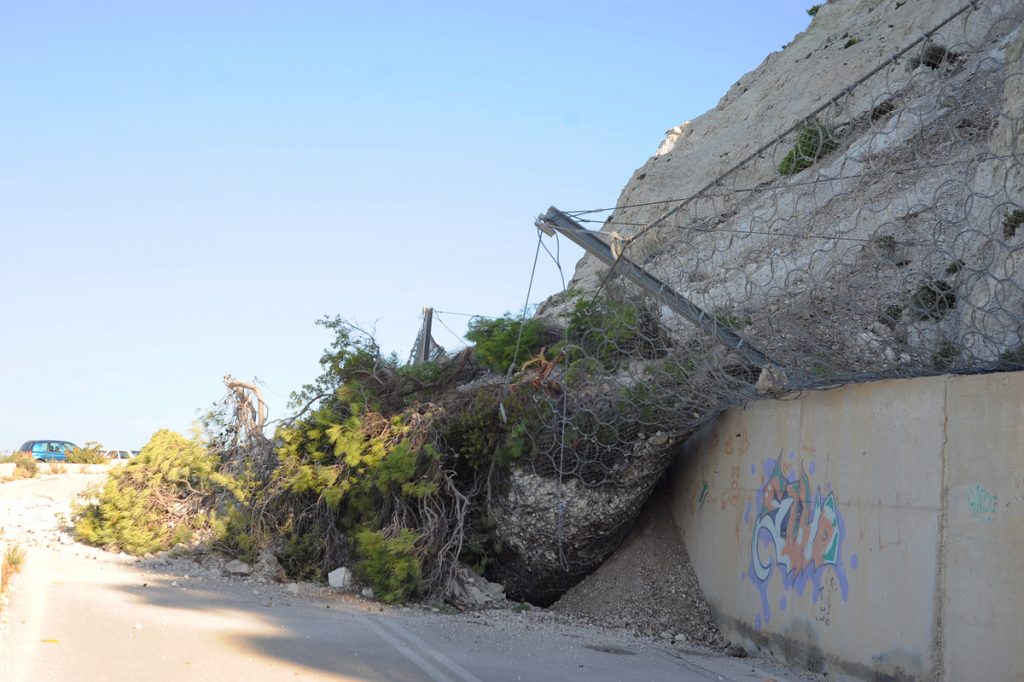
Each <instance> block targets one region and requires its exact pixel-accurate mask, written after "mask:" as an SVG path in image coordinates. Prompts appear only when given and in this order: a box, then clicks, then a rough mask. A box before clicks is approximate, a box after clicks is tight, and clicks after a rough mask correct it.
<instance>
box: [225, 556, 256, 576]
mask: <svg viewBox="0 0 1024 682" xmlns="http://www.w3.org/2000/svg"><path fill="white" fill-rule="evenodd" d="M224 570H225V571H227V572H228V573H230V574H231V575H249V574H250V573H252V566H250V565H249V564H247V563H245V562H244V561H239V560H238V559H232V560H231V561H229V562H227V563H226V564H224Z"/></svg>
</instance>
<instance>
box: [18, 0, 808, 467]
mask: <svg viewBox="0 0 1024 682" xmlns="http://www.w3.org/2000/svg"><path fill="white" fill-rule="evenodd" d="M809 5H810V3H809V2H791V1H789V0H785V1H777V2H771V3H768V2H764V1H763V0H759V1H756V2H754V1H748V2H719V3H682V2H676V3H668V2H643V1H635V2H629V3H627V2H543V3H542V2H529V1H523V2H515V3H490V2H438V3H433V2H383V1H382V2H374V3H369V2H361V3H350V2H302V1H296V2H275V3H268V2H245V3H241V2H230V1H225V2H217V3H208V2H190V1H187V0H186V1H183V2H176V3H139V2H115V1H107V2H102V3H99V2H97V3H93V2H82V1H79V2H47V1H46V0H32V1H30V2H21V1H19V0H7V2H5V3H4V4H3V11H2V20H0V84H2V86H3V92H4V94H5V96H4V98H3V104H2V105H0V125H2V129H3V131H4V134H3V135H0V158H3V163H2V164H0V253H2V257H3V258H2V260H3V266H4V271H3V277H2V282H3V285H2V287H3V289H2V295H0V320H3V321H4V323H5V324H4V333H3V334H2V335H0V451H7V450H11V449H13V448H16V447H17V446H18V445H19V444H20V443H21V442H22V441H24V440H28V439H35V438H61V439H69V440H73V441H76V442H79V443H82V442H85V441H86V440H97V441H101V442H103V443H104V444H106V445H108V446H110V447H128V448H138V447H140V446H141V445H142V444H143V443H144V442H145V441H146V440H147V439H148V438H149V436H150V435H151V434H152V433H153V431H155V430H156V429H158V428H161V427H167V428H173V429H177V430H184V429H186V428H188V426H189V424H190V423H191V422H192V420H194V419H195V417H196V415H197V414H198V411H199V410H202V409H205V408H206V407H208V406H209V405H210V404H211V403H212V402H213V401H214V400H216V399H218V398H219V397H220V396H221V395H223V392H224V390H223V385H222V383H221V379H222V377H223V375H225V374H229V373H230V374H233V375H234V376H237V377H241V378H246V379H252V378H253V377H257V378H258V379H259V380H260V381H262V382H264V383H265V386H266V392H267V398H268V400H269V402H270V403H271V410H272V417H274V416H276V417H280V416H283V415H284V414H285V403H286V402H287V399H288V394H289V393H290V392H291V391H292V390H295V389H297V388H299V387H300V386H301V385H302V384H303V383H306V382H308V381H310V380H312V379H313V378H314V377H315V376H316V375H317V373H318V366H317V359H318V358H319V356H320V353H321V351H322V349H323V348H324V346H325V345H326V344H327V343H328V341H329V336H328V334H327V332H325V331H324V330H322V329H320V328H319V327H316V326H315V325H314V324H313V323H314V321H315V320H316V319H318V318H320V317H322V316H323V315H332V316H333V315H335V314H340V315H342V316H344V317H346V318H348V319H350V320H353V321H355V322H358V323H359V324H361V325H363V326H365V327H367V328H371V327H375V328H376V332H377V338H378V340H379V341H380V343H381V345H382V346H383V347H384V348H385V349H386V350H394V351H396V352H398V354H399V356H400V357H402V358H405V357H406V356H407V354H408V352H409V349H410V347H411V345H412V343H413V340H414V338H415V335H416V331H417V329H418V327H419V324H420V311H421V309H422V307H423V306H426V305H429V306H433V307H434V308H436V309H438V310H441V311H453V312H459V313H472V314H482V315H492V316H496V315H501V314H502V313H504V312H506V311H509V310H519V309H520V308H521V307H522V305H523V302H524V300H525V296H526V288H527V284H528V281H529V278H530V272H531V265H532V262H533V255H534V252H535V249H536V243H537V236H536V231H535V229H534V228H533V226H532V225H533V219H534V217H535V216H536V215H537V214H538V213H541V212H543V211H545V210H546V209H547V207H548V206H550V205H556V206H558V207H560V208H563V209H566V210H573V209H585V208H595V207H601V206H611V205H613V204H614V203H615V199H616V198H617V196H618V193H619V191H620V189H621V188H622V186H623V185H624V184H625V182H626V180H628V178H629V176H630V175H631V174H632V172H633V170H634V169H635V168H637V167H638V166H640V165H642V164H643V163H644V161H645V160H646V159H647V158H648V157H649V156H650V155H652V154H653V153H654V151H655V149H656V148H657V145H658V143H659V142H660V140H661V138H662V136H663V133H664V131H665V130H666V129H668V128H670V127H672V126H674V125H677V124H679V123H681V122H683V121H684V120H688V119H691V118H694V117H696V116H698V115H700V114H701V113H703V112H704V111H706V110H707V109H709V108H710V107H713V106H714V105H715V103H716V102H717V101H718V99H719V98H720V97H721V96H722V95H723V94H724V93H725V91H726V90H727V89H728V88H729V86H730V85H731V84H732V83H734V82H735V81H736V80H737V79H738V78H739V77H740V76H741V75H743V74H744V73H746V72H747V71H749V70H751V69H753V68H754V67H756V66H757V65H758V64H759V63H760V62H761V61H762V60H763V59H764V57H765V56H767V54H768V53H769V52H771V51H773V50H778V49H779V48H780V47H781V46H782V45H783V44H784V43H787V42H788V41H789V40H791V39H792V37H793V36H794V35H795V34H796V33H798V32H800V31H802V30H803V29H804V28H805V27H806V26H807V24H808V23H809V22H810V18H809V17H808V16H807V15H806V13H805V10H806V8H807V6H809ZM751 115H752V116H754V115H756V112H751ZM550 245H551V246H552V247H553V243H551V244H550ZM579 255H580V252H579V251H578V250H576V249H575V248H574V247H570V246H568V245H565V244H564V243H563V244H562V250H561V262H562V266H563V268H564V269H565V272H566V275H567V276H569V275H571V272H572V269H573V267H574V265H575V262H576V260H577V259H578V257H579ZM560 288H561V281H560V278H559V273H558V270H557V268H556V267H555V266H554V264H553V262H552V261H551V259H549V258H546V257H544V258H543V259H542V261H541V263H540V265H539V268H538V272H537V278H536V282H535V285H534V290H533V295H532V297H531V299H532V300H533V301H534V302H536V301H540V300H543V299H544V298H545V297H547V296H548V295H550V294H552V293H554V292H556V291H558V290H560ZM440 320H441V321H442V322H444V323H446V324H447V325H448V326H449V327H451V328H452V330H453V331H454V332H455V334H456V335H458V334H461V333H463V332H464V330H465V324H466V318H463V317H460V316H456V315H445V314H441V315H440ZM434 336H435V338H436V339H437V340H438V342H440V343H441V344H442V345H445V346H448V347H455V346H457V345H458V344H459V340H458V339H457V338H456V336H455V335H452V334H451V333H449V332H448V330H446V329H445V328H444V327H443V326H440V325H438V324H435V334H434Z"/></svg>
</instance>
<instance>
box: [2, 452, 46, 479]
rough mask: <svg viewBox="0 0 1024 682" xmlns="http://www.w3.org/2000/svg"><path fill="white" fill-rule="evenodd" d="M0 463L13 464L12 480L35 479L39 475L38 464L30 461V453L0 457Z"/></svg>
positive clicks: (16, 453)
mask: <svg viewBox="0 0 1024 682" xmlns="http://www.w3.org/2000/svg"><path fill="white" fill-rule="evenodd" d="M0 462H2V463H10V462H13V463H14V474H13V476H12V478H35V477H36V476H38V475H39V463H38V462H36V461H35V460H34V459H32V453H31V452H15V453H14V454H11V455H7V456H5V457H0Z"/></svg>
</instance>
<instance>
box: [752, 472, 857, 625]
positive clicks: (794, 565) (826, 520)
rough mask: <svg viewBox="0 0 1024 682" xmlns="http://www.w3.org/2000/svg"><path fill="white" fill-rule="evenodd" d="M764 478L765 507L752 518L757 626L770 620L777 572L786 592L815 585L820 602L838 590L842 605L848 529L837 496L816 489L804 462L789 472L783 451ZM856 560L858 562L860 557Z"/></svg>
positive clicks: (815, 597)
mask: <svg viewBox="0 0 1024 682" xmlns="http://www.w3.org/2000/svg"><path fill="white" fill-rule="evenodd" d="M792 458H793V455H792V454H791V455H790V459H792ZM813 472H814V465H813V464H812V465H811V473H812V474H813ZM764 475H765V481H764V485H763V486H761V489H760V495H759V497H760V509H759V510H758V512H757V515H756V517H754V518H753V519H752V522H753V533H752V535H751V547H750V554H751V558H750V570H749V576H750V580H751V582H752V583H753V584H754V585H755V586H756V587H757V589H758V591H759V592H760V594H761V614H760V615H759V616H758V617H757V618H756V619H755V625H756V626H757V627H760V626H761V624H762V621H763V622H764V623H768V622H769V621H770V620H771V617H772V610H771V605H770V604H769V600H768V586H769V584H770V582H771V579H772V576H773V575H774V574H775V573H776V572H778V573H779V574H780V575H781V581H782V588H783V590H784V591H789V590H794V591H796V593H797V594H798V595H802V594H803V593H804V591H805V589H806V587H807V586H808V585H811V586H812V587H813V590H812V592H811V598H812V600H813V601H814V602H815V603H817V601H818V599H819V597H821V596H822V595H823V594H825V593H826V590H825V587H828V586H831V587H833V588H834V587H838V591H839V595H840V596H841V597H842V599H843V601H846V598H847V593H848V585H847V581H846V572H845V569H844V566H843V561H842V545H843V538H844V536H845V530H844V527H843V518H842V516H841V514H840V513H839V506H838V504H837V502H836V495H835V492H834V491H832V490H831V489H830V490H828V494H827V495H823V494H822V492H821V489H820V488H818V489H813V488H812V486H811V479H810V476H809V475H808V473H807V471H806V469H805V468H804V464H803V462H802V461H801V462H800V465H799V468H797V467H795V466H793V465H792V464H791V465H790V466H789V467H788V471H787V470H784V468H783V458H782V454H781V453H780V454H779V457H778V458H777V459H768V460H766V461H765V463H764ZM851 560H852V561H853V562H856V555H854V556H853V557H851ZM854 565H855V564H854ZM826 575H827V576H829V580H828V581H826V580H825V578H826ZM785 605H786V598H785V596H783V598H782V599H781V600H780V602H779V608H780V609H783V610H784V609H785V608H786V606H785Z"/></svg>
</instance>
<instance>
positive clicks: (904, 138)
mask: <svg viewBox="0 0 1024 682" xmlns="http://www.w3.org/2000/svg"><path fill="white" fill-rule="evenodd" d="M1022 19H1024V5H1021V4H1020V3H1017V2H1014V3H998V2H989V3H985V2H975V3H970V4H968V5H965V6H963V7H960V8H956V7H954V8H952V11H951V12H950V16H948V18H945V19H943V20H942V21H941V23H938V22H937V25H936V26H935V27H934V28H933V29H932V30H930V31H927V32H926V33H925V34H924V35H922V36H920V37H919V38H917V39H916V40H913V41H911V42H909V43H908V44H906V45H904V46H903V47H902V48H901V49H900V51H899V52H896V53H895V54H893V55H892V56H891V58H889V59H887V60H885V61H884V62H882V63H880V64H878V65H877V68H874V69H873V70H871V71H870V72H869V73H867V75H865V76H864V77H862V78H860V79H859V80H857V81H856V82H855V83H852V84H850V85H849V86H848V87H846V88H845V89H843V90H841V91H839V94H838V95H837V96H836V97H834V98H832V99H830V100H828V101H827V102H825V103H824V104H822V105H821V106H819V107H818V108H817V109H816V110H813V111H807V112H805V116H804V118H802V119H801V120H799V121H797V122H795V125H793V126H792V127H791V128H789V129H788V130H786V131H785V132H783V133H782V134H780V135H778V136H777V137H776V138H774V139H773V140H772V141H770V142H769V143H768V144H765V145H764V146H762V147H760V148H759V149H757V150H756V151H755V152H754V153H753V154H751V155H750V156H749V157H747V158H746V159H744V160H743V161H742V162H740V163H739V164H737V165H735V166H733V167H732V168H731V169H729V170H728V171H727V172H726V173H724V174H723V175H720V176H719V177H717V178H715V179H714V180H712V181H711V182H709V183H708V184H707V185H706V186H705V187H704V188H703V189H701V190H700V191H698V192H696V193H694V194H691V195H689V196H684V197H668V198H664V199H657V200H654V201H646V202H642V203H639V204H632V205H631V204H629V203H624V204H621V205H619V206H617V207H616V208H615V209H613V210H609V211H607V215H602V214H601V213H600V212H597V211H577V212H569V215H571V216H573V217H575V218H576V219H577V220H578V221H579V222H581V223H585V222H593V223H599V224H601V225H602V232H601V233H598V234H600V235H602V238H604V239H605V240H606V241H608V242H609V243H611V246H612V251H613V253H614V255H615V256H616V257H619V258H620V261H619V263H622V262H624V261H629V262H631V263H633V264H636V265H637V266H639V267H641V268H642V269H643V270H644V271H645V272H647V273H649V274H650V275H651V276H653V277H654V278H656V279H657V280H659V281H660V282H661V283H663V284H664V286H665V287H666V289H671V290H672V291H674V292H677V293H678V294H681V295H682V296H683V297H685V298H686V299H688V300H689V301H691V302H692V303H693V304H695V305H696V306H697V307H698V308H699V309H700V310H701V311H702V313H703V315H705V317H706V319H707V320H708V321H709V322H710V323H711V325H712V327H721V328H728V329H730V330H732V331H734V332H736V333H738V334H739V335H740V336H742V338H743V340H744V343H746V344H748V346H749V347H752V348H756V349H757V350H758V351H760V353H762V354H763V355H764V356H767V357H768V358H770V359H771V364H772V365H774V367H773V366H769V367H768V368H767V369H765V368H764V367H762V366H759V365H758V364H755V363H752V362H751V361H750V359H749V356H748V355H744V354H743V353H738V352H736V351H735V350H734V349H730V348H727V347H725V346H723V345H722V344H720V343H718V342H717V341H716V339H715V335H714V334H708V333H706V331H702V330H700V329H699V328H698V327H696V326H694V325H693V324H692V323H691V321H689V320H687V319H684V318H683V317H681V316H679V315H677V314H676V313H675V312H673V310H671V309H670V308H669V307H668V306H666V305H665V304H664V300H661V299H659V298H658V297H652V296H650V295H647V294H644V293H642V292H641V291H640V290H639V289H637V288H636V287H635V286H634V285H632V284H630V283H627V282H624V281H623V280H622V279H618V278H616V276H615V275H616V274H617V272H618V271H620V270H621V267H619V266H616V267H613V268H612V269H611V270H610V271H609V270H608V269H607V268H597V267H593V266H591V267H590V268H589V272H590V273H592V275H593V277H592V279H591V280H590V281H591V282H592V283H595V284H596V285H597V286H581V287H580V288H579V289H577V290H576V291H578V292H579V293H576V292H574V291H570V292H569V293H567V294H566V295H564V296H562V297H556V298H555V299H553V300H552V301H549V302H548V304H546V305H545V306H543V307H542V310H541V311H539V316H540V319H543V320H546V321H547V322H548V323H549V324H550V325H551V326H552V327H554V328H556V329H558V330H559V331H560V333H561V334H562V339H561V343H560V344H558V346H557V352H556V353H555V354H554V356H552V355H551V354H550V353H549V354H548V355H547V356H546V357H545V356H540V357H538V359H537V360H536V361H535V362H532V363H528V364H527V366H526V368H525V369H524V371H522V372H521V373H519V374H518V375H517V376H516V377H515V378H514V379H513V380H512V382H511V383H510V384H509V386H508V387H507V388H506V390H505V398H504V407H505V409H506V410H508V411H510V412H512V413H514V414H513V415H512V416H511V417H510V423H521V424H524V425H525V426H524V427H523V430H522V438H523V442H524V449H525V450H526V451H528V452H529V453H530V454H531V456H530V457H529V458H528V459H527V460H523V461H524V462H525V461H528V462H529V464H527V465H525V466H524V467H522V468H521V469H520V470H517V471H516V472H515V473H514V474H513V475H512V481H511V484H510V487H509V491H510V492H509V493H508V495H507V496H505V497H504V498H503V501H502V505H501V507H502V508H504V509H507V510H508V511H507V512H504V513H503V512H502V511H501V510H499V511H498V517H499V523H500V524H501V527H500V530H499V532H500V534H502V535H503V536H504V539H505V540H506V542H507V543H508V545H509V546H510V547H511V548H512V550H513V554H515V555H521V556H524V557H525V556H530V557H532V558H531V561H533V562H535V563H536V562H537V561H538V559H537V557H538V555H540V556H541V557H542V559H541V560H540V563H546V564H550V565H551V566H552V567H553V568H552V574H555V573H557V570H558V569H560V570H561V571H562V572H563V574H564V575H566V576H567V577H566V580H565V581H563V582H564V583H565V584H571V582H572V580H574V579H576V578H578V576H579V575H582V574H584V573H586V572H587V571H588V570H590V569H591V568H593V566H594V565H596V563H598V562H599V561H600V560H601V559H603V558H604V556H606V555H607V553H608V552H609V551H610V549H613V548H614V547H615V546H616V545H617V544H618V542H619V541H620V540H621V538H622V537H623V535H624V533H625V531H626V529H627V528H628V525H629V523H630V522H631V521H632V519H633V517H634V516H635V513H636V512H637V511H638V510H639V508H640V505H641V504H642V502H643V501H644V499H645V498H646V497H647V495H648V493H649V492H650V490H651V488H652V487H653V485H654V483H655V482H656V481H657V479H658V478H659V476H660V475H661V474H662V473H663V472H664V469H665V467H666V466H667V464H668V462H669V459H670V456H671V455H670V453H671V448H672V446H673V445H674V444H677V443H678V442H679V441H681V440H682V439H683V438H685V436H687V435H688V434H690V433H692V432H693V431H694V430H695V429H696V428H697V427H699V426H700V425H701V424H703V423H705V422H706V421H707V420H708V419H710V418H711V417H713V416H714V415H715V414H717V413H719V412H720V411H722V410H724V409H727V408H729V407H732V406H735V405H737V404H741V403H743V402H744V401H746V400H749V399H752V398H754V397H757V396H759V395H766V394H767V395H779V394H781V393H782V392H784V391H787V390H792V389H811V388H823V387H827V386H834V385H837V384H843V383H849V382H856V381H866V380H871V379H877V378H885V377H915V376H924V375H931V374H940V373H948V372H954V373H955V372H960V373H965V372H983V371H994V370H1006V369H1021V368H1024V163H1022V162H1024V63H1022V60H1021V51H1022V43H1024V32H1022V29H1021V25H1022ZM851 40H852V39H851ZM852 44H853V43H851V45H852ZM838 85H841V84H838ZM708 179H709V180H711V178H708ZM581 271H583V272H587V271H588V267H587V266H586V265H584V266H583V267H582V268H581ZM580 279H581V280H582V279H583V278H582V277H580ZM543 529H548V530H549V531H551V532H550V536H551V537H553V538H554V541H553V542H552V543H550V544H549V545H543V544H542V545H538V544H537V542H536V538H537V537H540V536H542V535H543V533H544V530H543ZM509 573H510V574H514V573H516V571H515V570H514V569H510V571H509ZM557 582H559V581H558V580H554V583H557ZM553 585H554V584H553ZM512 591H513V592H515V589H514V585H513V590H512Z"/></svg>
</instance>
